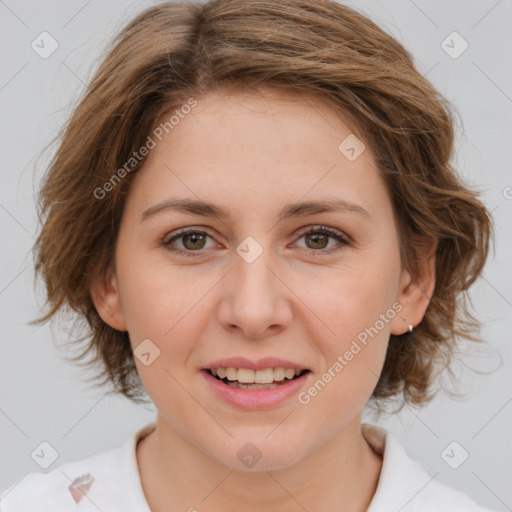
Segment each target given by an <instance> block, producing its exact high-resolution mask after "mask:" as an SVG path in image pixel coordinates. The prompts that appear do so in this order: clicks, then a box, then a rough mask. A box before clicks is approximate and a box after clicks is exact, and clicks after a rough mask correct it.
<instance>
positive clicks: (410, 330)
mask: <svg viewBox="0 0 512 512" xmlns="http://www.w3.org/2000/svg"><path fill="white" fill-rule="evenodd" d="M412 329H413V327H412V325H411V324H409V332H412Z"/></svg>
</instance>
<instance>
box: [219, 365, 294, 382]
mask: <svg viewBox="0 0 512 512" xmlns="http://www.w3.org/2000/svg"><path fill="white" fill-rule="evenodd" d="M211 372H212V374H213V375H214V376H218V377H219V379H224V378H227V379H228V380H229V381H231V382H234V381H237V382H239V383H242V384H253V383H256V384H271V383H273V382H280V381H283V380H284V379H285V378H286V379H289V380H291V379H293V377H295V375H299V374H300V373H301V370H298V369H297V370H295V369H293V368H283V367H282V366H280V367H278V368H265V369H264V370H250V369H249V368H233V367H229V368H212V369H211Z"/></svg>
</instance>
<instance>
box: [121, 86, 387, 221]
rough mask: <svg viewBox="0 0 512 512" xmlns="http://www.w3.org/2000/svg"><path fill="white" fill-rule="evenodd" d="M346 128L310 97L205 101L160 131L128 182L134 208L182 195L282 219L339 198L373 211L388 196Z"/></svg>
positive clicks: (260, 94) (369, 157)
mask: <svg viewBox="0 0 512 512" xmlns="http://www.w3.org/2000/svg"><path fill="white" fill-rule="evenodd" d="M165 119H166V118H165V117H164V118H163V119H162V122H165ZM351 125H352V123H351V122H350V119H343V117H342V115H341V114H340V113H339V112H337V111H335V110H334V109H333V108H332V107H331V106H330V105H329V104H327V103H326V102H323V101H321V99H319V98H317V97H314V96H310V95H303V94H298V93H293V94H288V93H284V92H282V91H274V90H263V91H262V90H259V91H256V92H240V93H236V94H235V93H233V92H230V93H227V92H215V93H209V94H207V95H205V96H201V97H200V98H197V105H196V106H195V107H194V108H193V109H191V110H190V111H189V113H187V114H186V115H183V116H181V117H180V119H179V122H178V123H176V124H174V125H173V126H172V128H170V127H169V126H168V130H167V131H164V133H163V136H162V140H161V141H157V144H156V147H155V148H154V149H152V150H151V152H150V153H149V155H148V157H147V159H146V161H145V163H144V165H143V167H142V169H140V170H139V171H138V173H137V175H136V176H135V179H134V180H133V182H132V190H131V191H130V196H132V197H131V201H132V202H134V201H135V202H136V203H137V209H138V210H141V209H142V208H144V209H147V208H148V207H150V206H152V205H153V204H154V203H156V202H158V201H162V200H164V199H166V197H168V196H173V197H175V198H176V197H179V196H180V195H181V196H182V197H187V198H191V197H194V196H195V198H196V199H197V200H199V201H200V200H205V201H207V202H209V203H221V204H224V205H226V207H227V208H229V209H230V210H231V211H234V212H237V211H239V210H240V209H241V208H244V209H247V208H259V209H260V210H261V209H263V208H268V207H272V206H273V207H275V208H276V209H277V208H279V210H280V211H282V210H281V207H282V204H283V203H285V202H286V203H291V202H297V201H298V200H299V199H301V198H303V199H304V200H315V199H323V198H324V197H325V196H329V198H335V197H336V196H338V197H339V198H341V199H344V200H346V201H349V202H359V203H362V204H363V205H364V204H366V205H367V206H368V207H369V208H368V209H371V207H370V205H371V203H372V201H373V202H375V201H376V200H377V196H379V195H382V194H383V193H385V190H384V186H383V182H382V179H381V176H380V173H379V171H378V169H377V167H376V164H375V160H374V157H373V154H372V151H371V148H370V147H369V145H368V144H367V143H366V141H364V136H363V135H361V133H359V132H358V133H357V134H356V133H355V132H354V129H353V128H352V126H351ZM347 141H348V142H347ZM347 148H348V149H351V148H352V149H354V150H355V153H356V154H355V156H356V158H353V156H354V152H352V153H347ZM337 192H339V194H336V193H337ZM380 199H382V198H380ZM129 200H130V197H129ZM363 208H366V206H363Z"/></svg>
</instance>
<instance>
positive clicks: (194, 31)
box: [31, 0, 493, 407]
mask: <svg viewBox="0 0 512 512" xmlns="http://www.w3.org/2000/svg"><path fill="white" fill-rule="evenodd" d="M262 86H264V87H272V88H279V89H280V90H284V91H289V92H290V93H292V92H295V93H297V92H298V93H300V94H304V95H311V96H315V97H317V98H321V99H322V100H323V101H326V102H327V103H328V104H329V105H330V106H331V107H332V109H333V110H334V111H336V112H340V113H341V114H343V115H344V116H345V119H346V118H347V116H348V118H349V119H350V120H351V122H352V124H353V127H357V130H358V132H357V133H361V134H362V137H363V138H364V140H365V141H366V142H368V143H369V144H370V146H371V148H372V150H373V152H374V155H375V158H376V161H377V164H378V168H379V170H380V172H381V173H382V176H383V178H384V182H385V184H386V187H387V190H388V192H389V194H390V197H391V200H392V204H393V208H394V215H395V221H396V223H397V229H398V232H399V243H400V257H401V263H402V267H403V268H406V269H407V270H409V271H410V272H411V273H412V275H413V277H414V276H415V275H417V270H418V256H417V246H416V245H415V242H413V240H415V239H417V237H416V235H422V236H423V237H424V238H426V239H427V240H430V241H431V242H436V243H437V247H436V252H435V256H436V262H435V278H436V283H435V289H434V292H433V294H432V296H431V298H430V303H429V306H428V308H427V310H426V313H425V315H424V318H423V319H422V321H421V323H420V324H419V325H418V326H417V327H416V328H415V330H414V331H413V332H412V333H409V332H407V333H405V334H403V335H391V337H390V340H389V345H388V350H387V354H386V358H385V362H384V366H383V370H382V373H381V375H380V378H379V380H378V383H377V385H376V387H375V389H374V391H373V394H372V397H371V400H370V402H371V403H378V404H381V403H387V402H389V401H391V399H396V398H397V397H401V398H403V400H401V403H402V407H403V404H404V403H410V404H413V405H421V404H424V403H426V402H427V401H428V400H430V399H431V398H432V397H433V395H434V394H433V391H432V390H433V384H434V383H435V382H436V377H437V371H438V370H439V371H441V370H442V369H449V367H450V360H451V358H452V356H453V352H454V350H453V349H454V347H455V346H456V343H457V341H458V339H459V338H465V339H467V340H474V341H481V339H480V338H479V329H480V325H479V322H478V321H477V320H476V319H475V317H474V316H473V315H472V313H471V310H470V309H471V308H470V306H471V300H470V298H469V296H468V294H467V290H468V288H469V287H470V286H471V284H472V283H473V282H474V281H475V280H476V279H477V278H478V276H479V274H480V273H481V271H482V269H483V267H484V264H485V261H486V259H487V255H488V250H489V242H490V240H491V237H492V234H493V233H492V222H491V220H492V219H491V216H490V213H489V212H488V211H487V209H486V208H485V206H484V205H483V203H482V202H481V201H480V200H479V199H478V193H477V192H475V191H473V190H471V188H470V187H469V186H468V185H467V184H465V183H464V182H463V178H462V177H461V176H460V175H459V174H458V173H457V172H456V170H455V169H454V168H453V166H452V165H451V163H450V162H451V158H452V152H453V144H454V120H455V116H454V114H453V113H452V109H453V107H452V105H451V104H449V103H448V102H447V101H446V100H445V99H444V98H443V97H442V96H441V95H440V94H439V92H438V91H436V90H435V88H434V87H433V86H432V84H431V83H430V82H429V81H428V80H427V79H426V78H425V77H423V76H422V75H421V74H420V73H419V72H418V70H417V69H416V67H415V65H414V62H413V58H412V56H411V55H410V54H409V53H408V52H407V51H406V50H405V49H404V47H403V46H402V45H401V44H400V43H399V42H398V41H397V40H396V39H395V38H393V37H392V36H390V35H389V34H387V33H386V32H385V31H383V30H382V29H381V28H379V27H378V26H377V25H376V24H375V23H373V22H372V21H371V20H369V19H368V18H367V17H366V16H364V15H362V14H360V13H358V12H357V11H355V10H353V9H350V8H348V7H346V6H344V5H341V4H339V3H336V2H334V1H330V0H278V1H276V0H214V1H210V2H207V3H204V4H200V3H191V2H166V3H162V4H160V5H157V6H154V7H151V8H149V9H147V10H145V11H144V12H142V13H140V14H139V15H137V16H136V17H135V18H134V19H132V20H131V21H130V22H129V23H128V24H127V25H126V26H124V28H123V29H122V30H121V31H120V32H119V33H118V34H117V36H116V37H115V38H114V39H113V40H112V42H111V43H110V46H109V47H108V48H106V50H105V55H104V58H103V60H102V62H101V64H100V65H99V68H98V69H97V70H96V72H95V74H94V76H93V78H92V80H91V81H90V83H89V85H88V87H87V90H86V91H85V92H84V94H83V96H82V97H81V98H80V100H79V102H78V103H77V105H76V106H75V108H74V110H73V112H72V114H71V115H70V117H69V119H68V121H67V123H66V125H65V126H64V127H63V128H62V130H61V132H60V133H59V134H58V135H57V137H56V139H55V141H57V142H58V148H57V150H56V152H55V154H54V156H53V158H52V159H51V161H50V164H49V166H48V169H47V171H46V173H45V176H44V177H43V181H42V184H41V188H40V191H39V196H38V201H37V206H38V215H39V221H40V224H41V230H40V233H39V234H38V237H37V240H36V241H35V244H34V247H33V251H34V258H35V270H36V276H40V277H41V278H42V279H43V282H44V285H45V289H46V290H45V291H46V294H45V305H46V306H47V311H46V312H45V314H44V315H43V316H41V317H39V318H38V319H36V320H34V321H32V322H31V323H33V324H34V323H35V324H39V323H43V322H46V321H47V320H49V319H50V318H51V317H53V316H54V315H55V314H56V313H57V312H67V313H69V314H71V317H72V318H73V319H74V320H75V322H78V327H79V329H80V334H81V335H82V336H80V337H79V338H77V339H75V340H74V343H78V342H83V341H85V345H84V346H83V347H82V348H81V350H80V351H79V353H78V354H77V355H76V357H73V358H71V359H72V360H73V361H75V362H77V363H79V364H82V363H83V364H85V365H92V366H93V367H94V368H95V369H96V373H95V376H94V377H93V379H94V381H95V383H96V384H100V385H105V384H110V385H111V391H112V392H117V393H121V394H123V395H125V396H126V397H128V398H129V399H131V400H133V401H135V402H144V401H146V400H147V398H146V397H147V395H146V394H145V391H144V388H143V387H142V384H141V381H140V379H139V376H138V373H137V369H136V366H135V362H134V358H133V353H132V349H131V345H130V340H129V337H128V333H127V332H120V331H117V330H115V329H113V328H112V327H110V326H109V325H107V324H106V323H105V322H104V321H103V320H102V319H101V318H100V316H99V314H98V312H97V310H96V309H95V306H94V304H93V301H92V299H91V295H90V288H91V283H92V280H93V278H94V277H95V276H97V275H102V274H103V275H104V274H105V273H106V272H107V270H108V269H109V268H110V267H111V266H112V265H113V261H114V252H115V247H116V239H117V234H118V228H119V224H120V220H121V216H122V212H123V205H124V202H125V198H126V195H127V193H128V192H129V188H130V182H131V180H132V179H133V177H134V175H135V174H136V172H137V170H138V169H140V167H141V166H142V165H143V164H144V160H145V159H144V158H143V159H141V160H140V162H136V164H135V165H134V166H133V169H131V171H130V172H129V173H124V174H125V175H123V179H121V180H120V181H119V183H118V184H116V186H115V187H113V188H112V190H111V191H110V192H109V193H108V194H105V197H103V198H102V199H101V200H98V198H97V197H96V196H97V194H95V193H94V190H98V188H101V187H103V186H104V184H105V183H106V182H107V181H108V180H109V179H110V178H111V177H112V174H113V171H114V170H116V169H119V168H121V167H122V166H123V164H124V163H125V162H127V161H128V160H129V159H130V157H131V155H132V154H133V152H134V151H136V150H137V149H139V148H140V147H141V146H143V145H144V144H145V142H146V140H147V137H148V135H149V134H150V133H151V132H152V130H154V128H155V126H157V123H158V122H159V121H160V120H161V119H162V117H163V116H164V115H169V113H170V112H173V111H174V110H175V109H176V108H178V107H180V106H181V105H183V104H185V103H186V102H187V100H189V99H190V98H199V97H200V96H201V95H202V94H205V93H208V92H211V91H215V90H216V89H220V88H223V89H228V90H233V91H238V90H241V89H243V90H247V91H251V90H255V89H256V88H257V87H262ZM230 88H231V89H230ZM75 325H77V324H75ZM70 333H71V331H70ZM87 355H89V356H91V357H89V359H88V360H87V361H85V358H86V356H87ZM100 381H101V382H100ZM378 407H380V406H378Z"/></svg>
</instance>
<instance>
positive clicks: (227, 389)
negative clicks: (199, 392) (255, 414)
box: [201, 370, 311, 410]
mask: <svg viewBox="0 0 512 512" xmlns="http://www.w3.org/2000/svg"><path fill="white" fill-rule="evenodd" d="M201 374H202V375H203V377H204V378H205V379H206V382H207V383H208V384H209V385H210V386H211V388H212V389H213V391H214V393H216V394H217V396H218V397H219V398H222V399H223V400H225V401H226V402H228V403H230V404H231V405H234V406H236V407H239V408H241V409H251V410H253V409H265V408H268V407H274V406H276V405H279V404H281V403H282V402H284V401H285V400H286V399H288V398H290V397H291V396H293V395H295V394H297V393H298V392H299V390H300V388H301V387H303V385H304V383H305V381H306V379H308V378H309V376H310V375H311V372H310V371H307V372H304V373H303V374H302V375H301V376H300V377H297V378H296V379H293V380H291V381H289V382H287V383H285V384H280V385H279V386H277V387H275V388H270V389H239V388H232V387H231V386H228V385H227V384H224V383H223V382H222V381H221V380H218V379H216V378H215V377H213V376H212V375H210V374H209V373H208V372H207V371H206V370H201Z"/></svg>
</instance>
